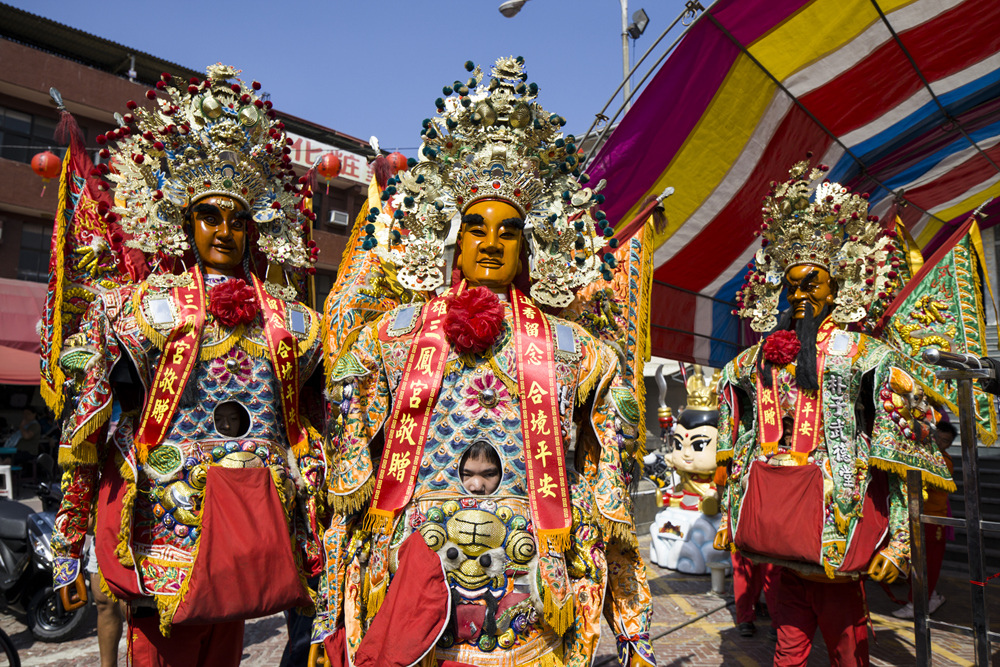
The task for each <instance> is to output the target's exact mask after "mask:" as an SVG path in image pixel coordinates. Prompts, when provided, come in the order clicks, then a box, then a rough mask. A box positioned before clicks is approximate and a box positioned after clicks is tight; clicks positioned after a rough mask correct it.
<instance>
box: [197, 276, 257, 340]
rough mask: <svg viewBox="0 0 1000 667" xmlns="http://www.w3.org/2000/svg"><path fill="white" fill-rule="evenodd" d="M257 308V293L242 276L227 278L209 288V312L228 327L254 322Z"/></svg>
mask: <svg viewBox="0 0 1000 667" xmlns="http://www.w3.org/2000/svg"><path fill="white" fill-rule="evenodd" d="M257 310H258V308H257V295H256V294H255V293H254V289H253V287H251V286H250V285H247V284H246V282H245V281H244V280H243V279H242V278H235V279H230V280H226V281H224V282H221V283H219V284H218V285H216V286H215V287H213V288H212V289H210V290H208V312H210V313H212V316H213V317H215V319H217V320H218V321H219V322H221V323H222V326H224V327H226V328H228V329H232V328H234V327H235V326H236V325H238V324H249V323H250V322H253V319H254V318H255V317H257Z"/></svg>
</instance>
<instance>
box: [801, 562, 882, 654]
mask: <svg viewBox="0 0 1000 667" xmlns="http://www.w3.org/2000/svg"><path fill="white" fill-rule="evenodd" d="M808 583H810V584H811V585H812V586H813V587H815V594H814V596H813V600H814V603H813V608H814V609H815V610H816V614H817V616H818V617H819V631H820V632H822V633H823V641H825V642H826V650H827V653H828V654H829V655H830V665H832V667H838V666H843V667H847V666H848V665H851V666H853V665H868V623H867V621H868V607H867V605H866V604H865V591H864V584H863V583H862V582H861V581H860V580H858V581H850V582H847V583H842V584H840V583H838V584H820V583H814V582H808Z"/></svg>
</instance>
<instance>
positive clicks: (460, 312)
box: [444, 286, 504, 354]
mask: <svg viewBox="0 0 1000 667" xmlns="http://www.w3.org/2000/svg"><path fill="white" fill-rule="evenodd" d="M503 317H504V315H503V304H501V303H500V299H498V298H497V295H496V294H494V293H493V292H491V291H490V290H489V289H488V288H486V287H482V286H479V287H473V288H472V289H467V290H463V291H462V293H461V294H459V295H458V296H454V297H452V298H451V300H450V301H449V302H448V314H447V315H445V318H444V335H445V337H446V338H447V339H448V342H449V343H451V345H452V347H454V348H455V349H456V350H457V351H458V352H459V353H460V354H465V353H468V352H471V353H473V354H479V353H480V352H484V351H486V350H488V349H489V348H490V346H491V345H493V341H495V340H496V339H497V336H499V335H500V332H501V331H502V330H503Z"/></svg>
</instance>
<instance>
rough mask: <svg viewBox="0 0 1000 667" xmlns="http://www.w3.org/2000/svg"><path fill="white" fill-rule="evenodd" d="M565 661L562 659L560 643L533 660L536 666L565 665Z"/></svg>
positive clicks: (552, 666)
mask: <svg viewBox="0 0 1000 667" xmlns="http://www.w3.org/2000/svg"><path fill="white" fill-rule="evenodd" d="M565 665H566V661H565V660H563V651H562V645H561V644H560V645H559V646H556V647H554V648H553V649H552V651H550V652H549V653H546V654H545V655H543V656H542V657H540V658H538V659H537V661H536V662H535V666H536V667H565Z"/></svg>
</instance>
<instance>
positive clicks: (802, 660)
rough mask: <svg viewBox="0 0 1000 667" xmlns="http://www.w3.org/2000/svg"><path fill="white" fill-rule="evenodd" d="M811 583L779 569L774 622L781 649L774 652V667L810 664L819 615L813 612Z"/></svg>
mask: <svg viewBox="0 0 1000 667" xmlns="http://www.w3.org/2000/svg"><path fill="white" fill-rule="evenodd" d="M809 583H810V582H808V581H806V580H805V579H802V578H801V577H799V576H797V575H795V574H794V573H792V571H791V570H786V569H784V568H777V570H776V572H775V573H774V577H773V581H772V589H773V594H772V597H773V599H774V604H773V606H771V604H770V603H769V604H768V606H769V607H770V609H771V618H772V619H773V620H774V622H775V624H776V625H777V628H778V645H777V646H776V647H775V649H774V665H775V667H802V666H804V665H805V664H806V662H808V660H809V651H810V650H812V638H813V635H814V634H816V623H817V621H816V612H815V611H814V610H813V603H812V590H811V589H809V588H808V587H807V584H809Z"/></svg>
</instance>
